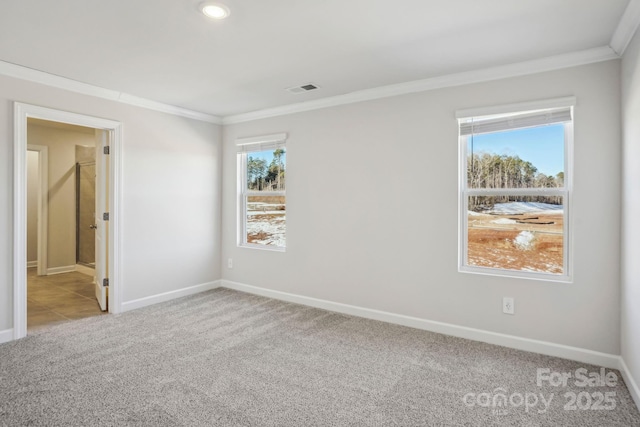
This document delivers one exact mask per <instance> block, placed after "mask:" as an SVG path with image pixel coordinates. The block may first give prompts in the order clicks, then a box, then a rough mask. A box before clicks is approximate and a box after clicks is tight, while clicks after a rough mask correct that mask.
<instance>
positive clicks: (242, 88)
mask: <svg viewBox="0 0 640 427" xmlns="http://www.w3.org/2000/svg"><path fill="white" fill-rule="evenodd" d="M219 1H220V2H223V3H225V4H226V5H227V6H228V7H229V8H230V9H231V16H230V17H229V18H228V19H226V20H224V21H212V20H210V19H208V18H206V17H204V15H202V14H200V13H199V10H198V7H197V6H198V4H199V3H200V2H201V0H106V1H105V0H102V1H99V0H55V1H52V0H2V1H0V60H1V61H5V62H8V63H12V64H17V65H21V66H24V67H28V68H32V69H36V70H40V71H43V72H46V73H50V74H54V75H57V76H62V77H66V78H68V79H72V80H76V81H79V82H83V83H88V84H91V85H95V86H98V87H102V88H106V89H111V90H114V91H118V92H123V93H126V94H130V95H134V96H137V97H141V98H146V99H149V100H154V101H157V102H161V103H166V104H170V105H174V106H178V107H183V108H186V109H190V110H193V111H198V112H203V113H207V114H211V115H216V116H229V115H236V114H239V113H246V112H251V111H256V110H262V109H266V108H273V107H279V106H284V105H288V104H293V103H300V102H303V101H305V102H306V101H310V100H317V99H320V98H325V97H333V96H337V95H343V94H348V93H351V92H354V91H362V90H366V89H372V88H376V87H380V86H386V85H392V84H398V83H403V82H410V81H414V80H422V79H429V78H433V77H437V76H444V75H448V74H452V73H461V72H468V71H473V70H479V69H483V68H487V67H494V66H500V65H506V64H513V63H519V62H523V61H530V60H536V59H540V58H546V57H549V56H555V55H564V54H570V53H573V52H579V51H585V50H589V49H593V48H599V47H603V46H608V45H609V44H610V43H611V40H612V37H613V36H614V33H615V32H616V28H617V27H618V25H619V23H620V21H621V18H622V17H623V13H624V12H625V8H626V7H627V5H628V4H629V0H393V1H388V0H387V1H382V0H270V1H265V0H219ZM632 1H636V0H632ZM309 82H313V83H315V84H317V85H319V86H320V87H321V89H319V90H317V91H314V92H308V93H304V94H292V93H289V92H287V91H286V90H285V89H286V88H287V87H291V86H297V85H301V84H305V83H309Z"/></svg>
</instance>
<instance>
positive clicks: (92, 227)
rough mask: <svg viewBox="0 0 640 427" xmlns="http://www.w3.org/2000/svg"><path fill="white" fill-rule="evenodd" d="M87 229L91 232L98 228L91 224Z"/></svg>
mask: <svg viewBox="0 0 640 427" xmlns="http://www.w3.org/2000/svg"><path fill="white" fill-rule="evenodd" d="M89 228H90V229H92V230H95V229H96V228H98V226H97V225H95V224H91V225H90V226H89Z"/></svg>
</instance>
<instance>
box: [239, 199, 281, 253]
mask: <svg viewBox="0 0 640 427" xmlns="http://www.w3.org/2000/svg"><path fill="white" fill-rule="evenodd" d="M286 213H287V212H286V203H285V196H274V195H272V196H268V195H265V196H247V243H256V244H260V245H271V246H278V247H285V231H286V226H285V224H286Z"/></svg>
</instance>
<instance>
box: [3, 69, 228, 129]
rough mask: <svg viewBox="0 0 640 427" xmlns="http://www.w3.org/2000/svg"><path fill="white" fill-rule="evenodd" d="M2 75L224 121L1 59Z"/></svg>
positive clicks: (176, 113) (123, 101)
mask: <svg viewBox="0 0 640 427" xmlns="http://www.w3.org/2000/svg"><path fill="white" fill-rule="evenodd" d="M0 75H5V76H8V77H13V78H16V79H20V80H27V81H30V82H34V83H39V84H43V85H46V86H50V87H55V88H58V89H63V90H68V91H70V92H76V93H81V94H83V95H89V96H95V97H96V98H102V99H107V100H109V101H114V102H120V103H123V104H128V105H134V106H136V107H141V108H146V109H148V110H154V111H160V112H162V113H167V114H172V115H174V116H180V117H187V118H189V119H194V120H199V121H203V122H208V123H214V124H221V123H222V119H221V118H220V117H218V116H214V115H211V114H206V113H201V112H199V111H193V110H188V109H186V108H182V107H176V106H174V105H169V104H164V103H161V102H156V101H152V100H149V99H145V98H140V97H138V96H134V95H129V94H127V93H123V92H118V91H116V90H111V89H105V88H102V87H98V86H93V85H90V84H87V83H82V82H79V81H76V80H72V79H68V78H66V77H61V76H56V75H53V74H49V73H46V72H44V71H39V70H34V69H32V68H27V67H23V66H21V65H16V64H12V63H9V62H5V61H0Z"/></svg>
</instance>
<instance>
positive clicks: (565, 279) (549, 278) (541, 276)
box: [458, 265, 573, 283]
mask: <svg viewBox="0 0 640 427" xmlns="http://www.w3.org/2000/svg"><path fill="white" fill-rule="evenodd" d="M458 272H459V273H466V274H481V275H484V276H494V277H508V278H512V279H525V280H536V281H541V282H555V283H573V278H572V277H571V276H568V275H564V274H549V273H537V272H533V271H515V270H503V269H498V268H485V267H471V266H468V265H464V266H460V267H458Z"/></svg>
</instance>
